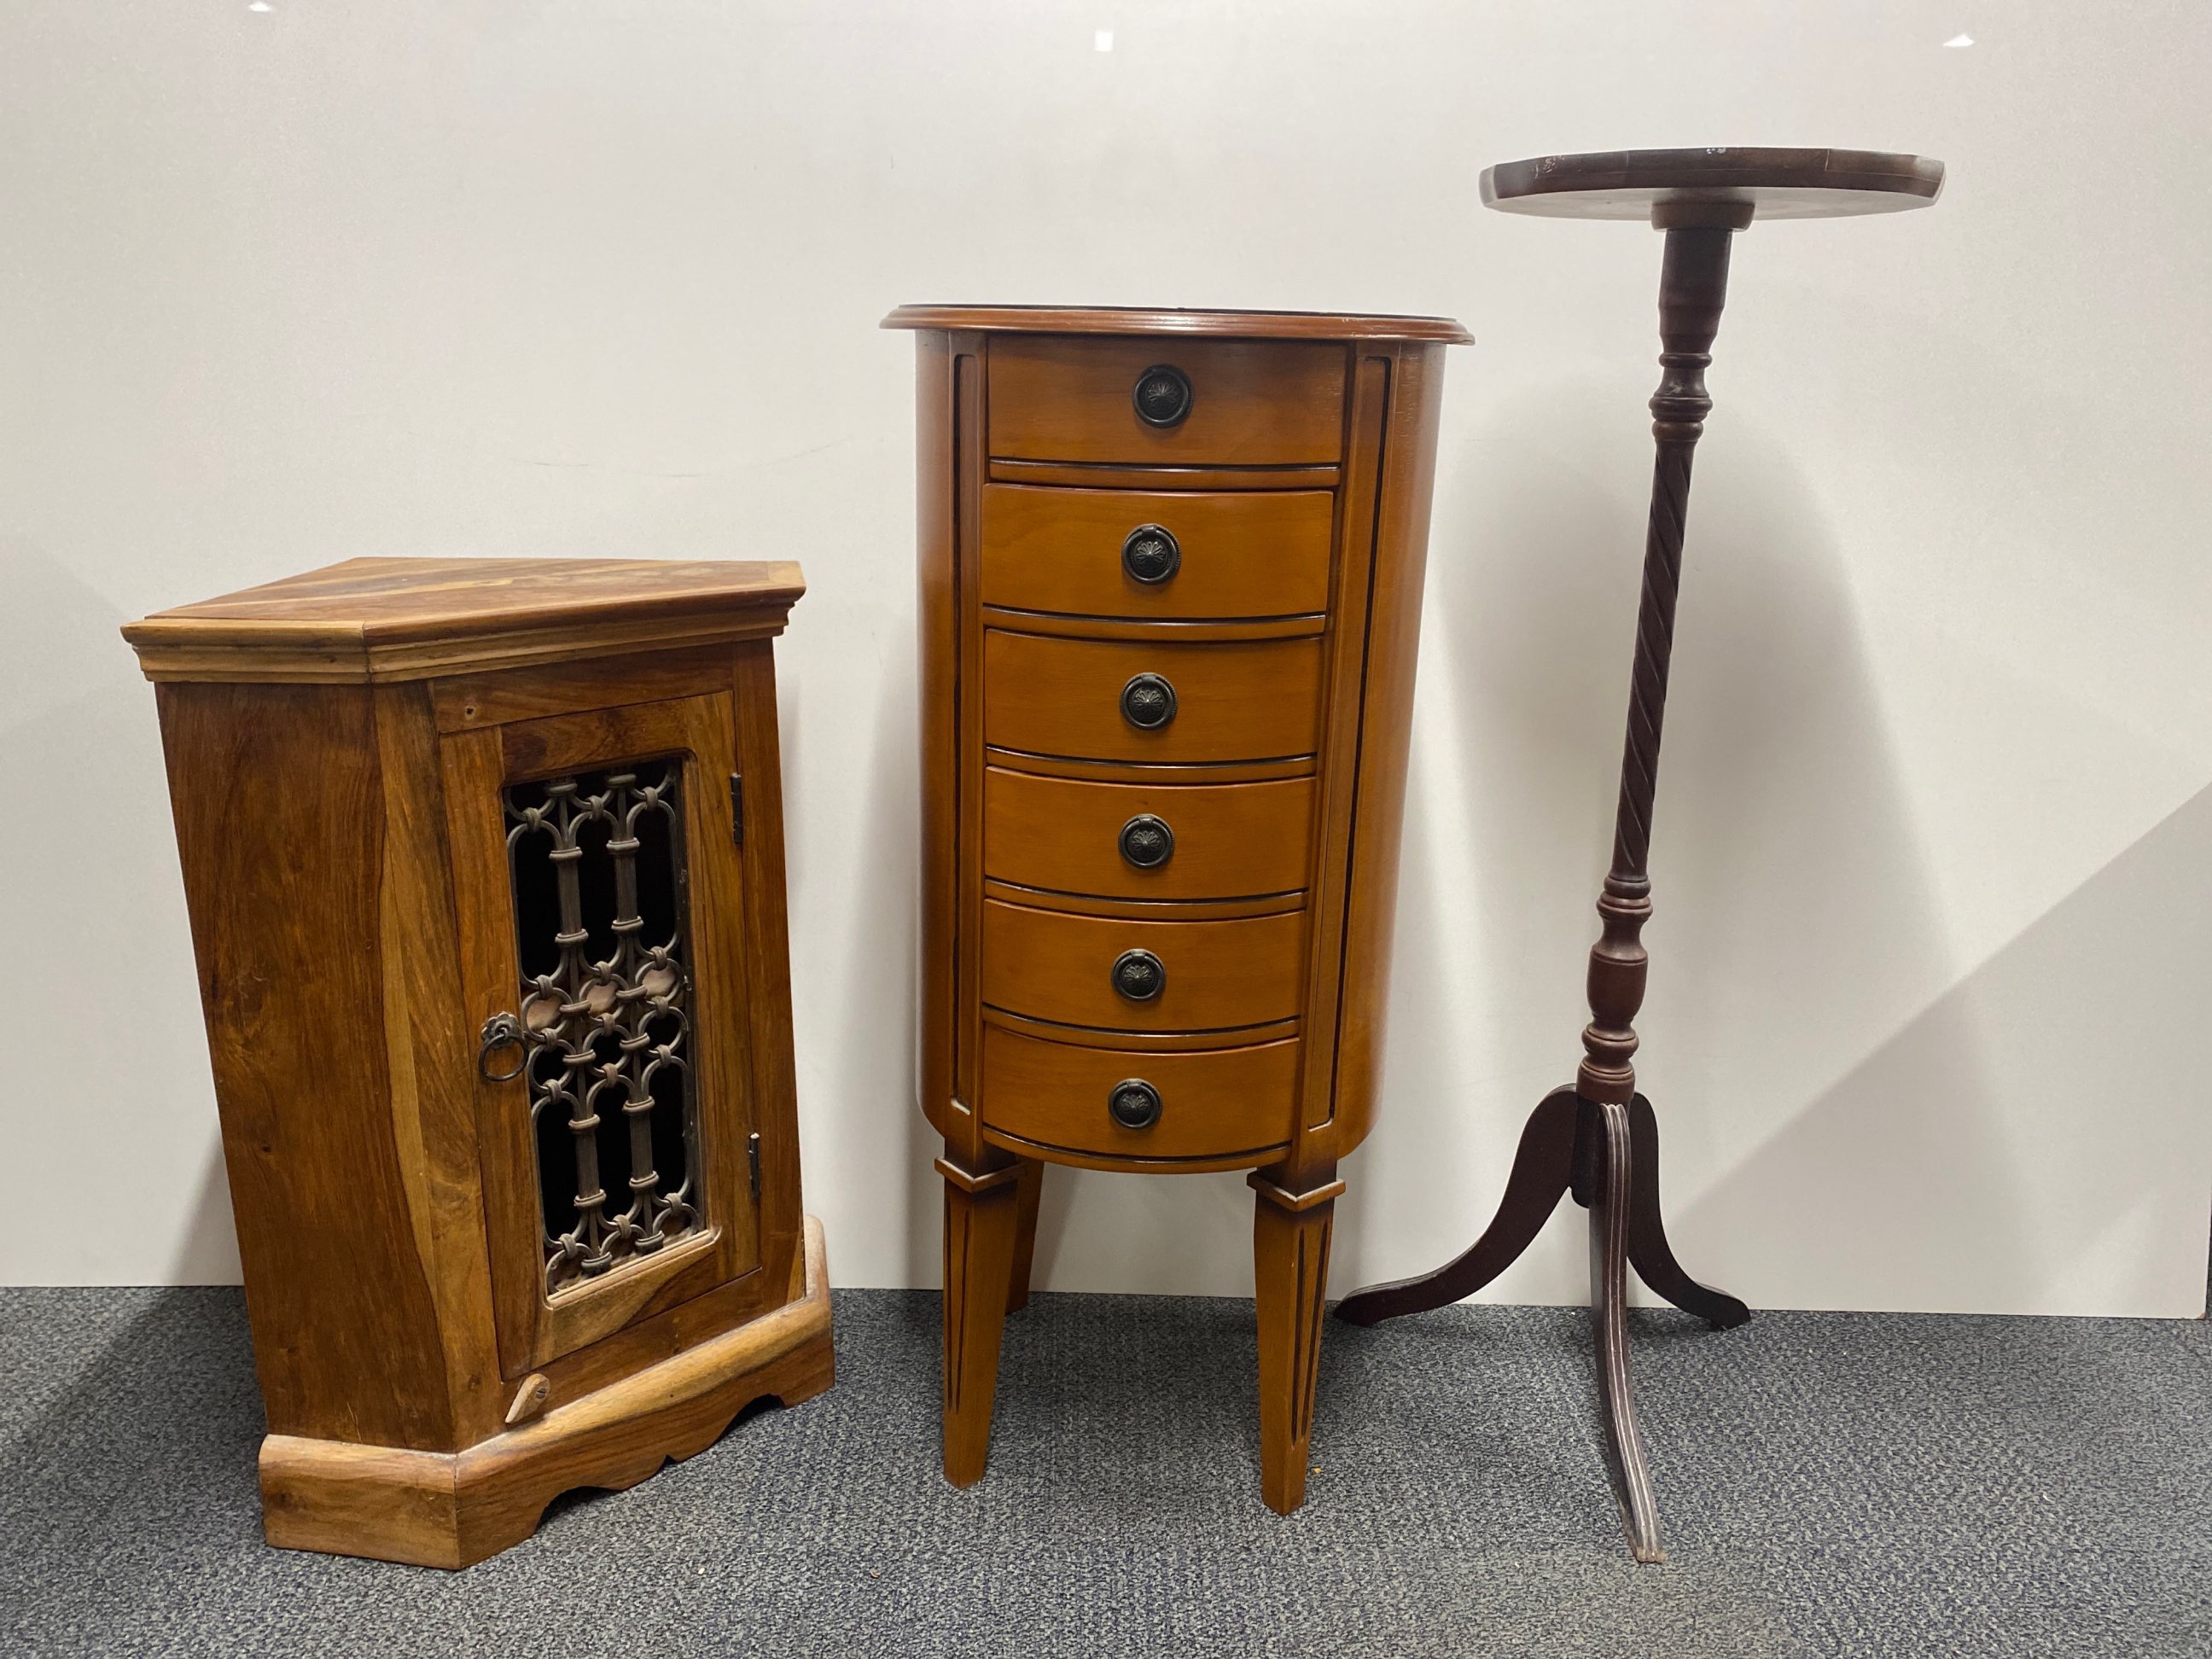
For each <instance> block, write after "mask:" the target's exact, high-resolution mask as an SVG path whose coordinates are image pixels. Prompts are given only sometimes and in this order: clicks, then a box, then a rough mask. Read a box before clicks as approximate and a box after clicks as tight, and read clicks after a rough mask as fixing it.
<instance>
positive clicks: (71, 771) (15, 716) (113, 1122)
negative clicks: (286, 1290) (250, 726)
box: [0, 541, 238, 1285]
mask: <svg viewBox="0 0 2212 1659" xmlns="http://www.w3.org/2000/svg"><path fill="white" fill-rule="evenodd" d="M0 573H4V575H5V579H6V582H7V591H8V595H9V603H8V605H6V606H5V607H0V709H4V711H5V714H4V720H0V766H4V768H5V770H6V773H7V775H8V776H9V777H11V778H13V779H15V780H17V781H18V782H19V785H20V786H21V788H20V800H19V803H18V809H19V810H17V811H14V812H11V813H9V815H8V817H7V819H6V821H5V823H4V824H0V871H4V872H6V873H5V875H4V877H0V883H4V885H3V886H0V905H4V910H5V914H6V916H7V919H8V933H9V939H10V940H11V941H13V942H14V943H15V945H16V947H17V948H16V950H15V951H14V952H13V953H12V960H11V965H10V967H9V969H8V980H7V1000H8V1006H9V1008H10V1009H11V1010H13V1011H14V1012H15V1013H16V1015H17V1016H18V1017H19V1018H20V1019H21V1021H22V1022H23V1024H24V1028H25V1029H26V1030H35V1031H37V1032H38V1033H39V1034H40V1035H39V1040H38V1041H37V1042H33V1043H32V1044H29V1045H27V1047H25V1048H22V1049H21V1052H20V1053H19V1054H18V1056H17V1059H18V1061H19V1064H20V1066H21V1075H20V1077H19V1079H18V1082H19V1085H20V1086H19V1088H18V1089H17V1091H15V1100H14V1103H13V1109H12V1110H11V1111H10V1112H9V1114H8V1115H7V1127H8V1132H9V1137H10V1147H11V1150H12V1152H14V1154H15V1157H16V1158H17V1159H18V1161H19V1163H20V1166H21V1168H24V1169H40V1170H73V1171H79V1172H94V1171H96V1172H98V1179H97V1181H96V1182H95V1183H94V1185H95V1186H96V1188H97V1191H98V1194H99V1203H100V1207H101V1210H102V1212H105V1213H111V1214H114V1215H118V1216H125V1217H128V1218H129V1225H128V1226H125V1227H101V1226H90V1225H87V1224H86V1206H87V1204H88V1202H89V1201H90V1200H89V1197H88V1192H89V1190H90V1189H88V1188H86V1187H85V1186H84V1185H83V1183H82V1182H77V1181H62V1182H41V1183H36V1184H35V1188H34V1190H33V1191H31V1192H29V1193H27V1194H25V1195H24V1196H25V1198H26V1200H27V1203H28V1205H29V1208H28V1209H27V1211H26V1212H24V1214H23V1215H22V1217H21V1221H22V1224H23V1225H21V1226H20V1227H19V1228H17V1229H15V1235H14V1237H13V1239H12V1242H11V1243H10V1244H9V1247H8V1248H7V1249H6V1250H5V1251H0V1280H4V1281H6V1282H9V1283H20V1284H33V1285H38V1284H64V1285H66V1284H116V1283H124V1284H131V1283H137V1282H141V1281H143V1279H145V1278H147V1277H148V1276H149V1271H151V1272H155V1273H159V1272H161V1269H160V1268H158V1267H153V1268H150V1269H149V1261H150V1262H161V1261H167V1263H168V1264H169V1266H168V1270H167V1271H168V1274H169V1276H171V1277H173V1278H175V1279H182V1280H185V1281H187V1282H204V1281H212V1282H219V1283H226V1284H234V1283H236V1282H237V1279H238V1255H237V1249H236V1246H235V1245H234V1243H233V1242H232V1238H231V1233H230V1211H229V1202H228V1189H227V1188H226V1187H225V1185H224V1182H223V1176H222V1152H221V1148H220V1143H219V1141H218V1139H217V1132H216V1112H215V1093H214V1085H213V1084H212V1082H211V1080H210V1073H209V1067H208V1058H207V1038H206V1031H205V1027H204V1024H202V1022H201V1018H200V1010H199V997H198V991H197V983H198V981H197V974H196V971H195V969H194V966H193V961H192V951H191V932H190V928H189V926H188V924H187V922H186V920H185V902H184V884H183V881H182V878H181V877H180V876H179V873H178V871H177V854H176V842H175V839H174V836H173V832H172V829H171V826H170V817H169V804H168V793H167V775H166V772H165V770H164V768H163V763H162V757H161V732H160V727H159V726H158V724H157V722H156V720H155V708H154V694H153V689H152V687H150V686H149V685H148V684H146V682H145V681H144V680H143V678H141V677H140V675H139V673H138V668H137V661H136V659H134V658H133V656H132V655H131V647H129V646H127V645H125V643H124V641H123V640H122V638H121V636H120V635H119V634H118V632H117V630H118V628H119V627H120V626H121V624H122V623H123V622H124V621H125V612H124V611H122V610H121V609H119V608H118V605H116V604H115V603H114V601H112V599H109V598H107V597H106V595H104V594H102V593H100V592H98V591H97V590H95V589H94V588H93V587H92V586H89V585H88V584H87V583H86V582H85V581H83V580H82V579H81V578H79V577H78V576H77V575H76V574H74V573H73V572H71V571H70V570H69V569H67V568H65V567H64V565H63V564H62V563H61V562H59V561H58V560H57V559H55V558H54V557H53V556H51V555H50V554H48V553H46V551H45V550H42V549H40V548H38V547H36V546H34V545H32V544H29V543H27V542H22V541H17V542H13V543H9V544H5V545H4V546H0ZM194 1176H197V1180H195V1179H194Z"/></svg>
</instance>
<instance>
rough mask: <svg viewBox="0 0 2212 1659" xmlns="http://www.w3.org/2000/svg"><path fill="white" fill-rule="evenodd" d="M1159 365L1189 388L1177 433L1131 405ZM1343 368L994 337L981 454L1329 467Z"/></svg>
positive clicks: (1206, 347) (1331, 352)
mask: <svg viewBox="0 0 2212 1659" xmlns="http://www.w3.org/2000/svg"><path fill="white" fill-rule="evenodd" d="M1162 363H1166V364H1171V365H1172V366H1173V367H1175V368H1179V369H1181V370H1182V372H1183V373H1184V374H1186V375H1188V377H1189V379H1190V383H1191V387H1192V391H1193V393H1194V396H1193V399H1192V403H1191V409H1190V414H1189V416H1188V417H1187V418H1186V419H1185V420H1184V421H1183V422H1182V424H1181V425H1180V426H1172V427H1155V426H1147V425H1146V423H1145V422H1142V421H1140V420H1139V419H1138V418H1137V411H1136V409H1135V406H1134V404H1133V402H1132V401H1131V395H1132V393H1133V391H1134V390H1135V387H1136V384H1137V380H1138V378H1139V376H1140V375H1142V374H1144V372H1145V371H1146V369H1147V368H1152V367H1153V366H1154V365H1156V364H1162ZM1344 363H1345V355H1344V349H1343V348H1342V347H1341V346H1337V345H1322V344H1302V343H1286V344H1275V343H1255V342H1249V341H1243V340H1206V339H1189V340H1175V341H1165V340H1158V339H1146V340H1122V339H1112V338H1103V337H1101V338H1075V337H1022V336H1007V337H1001V338H999V339H996V340H994V341H993V342H992V344H991V357H990V422H991V436H990V445H991V453H992V454H993V455H994V456H1005V457H1007V458H1009V459H1026V460H1039V461H1112V462H1117V463H1128V464H1133V465H1147V466H1162V465H1167V466H1177V465H1181V466H1191V465H1255V464H1268V465H1283V464H1288V463H1311V462H1316V461H1334V460H1335V459H1337V458H1338V456H1339V455H1340V454H1341V453H1343V447H1344Z"/></svg>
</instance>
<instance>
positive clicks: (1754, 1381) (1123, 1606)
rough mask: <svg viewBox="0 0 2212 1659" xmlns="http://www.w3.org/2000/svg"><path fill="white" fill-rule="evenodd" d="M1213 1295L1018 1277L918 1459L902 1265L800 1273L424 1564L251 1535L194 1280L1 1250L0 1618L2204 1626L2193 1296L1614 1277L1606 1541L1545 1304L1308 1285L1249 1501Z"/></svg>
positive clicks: (486, 1629) (1623, 1651) (1581, 1399)
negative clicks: (682, 1371)
mask: <svg viewBox="0 0 2212 1659" xmlns="http://www.w3.org/2000/svg"><path fill="white" fill-rule="evenodd" d="M1250 1320H1251V1310H1250V1306H1249V1304H1245V1303H1239V1302H1233V1301H1211V1300H1204V1299H1197V1298H1182V1297H1074V1296H1051V1295H1046V1296H1040V1297H1037V1298H1036V1301H1035V1302H1034V1303H1033V1304H1031V1306H1030V1310H1029V1311H1027V1312H1026V1313H1024V1314H1022V1315H1020V1316H1018V1317H1017V1318H1016V1319H1014V1320H1013V1321H1012V1322H1010V1324H1009V1327H1008V1333H1007V1342H1006V1358H1005V1362H1004V1365H1003V1367H1002V1370H1001V1376H1000V1396H999V1397H1000V1406H999V1415H998V1427H997V1435H996V1439H995V1441H994V1445H993V1448H992V1455H991V1473H990V1475H989V1478H988V1479H987V1480H985V1481H984V1482H983V1483H982V1484H981V1486H977V1487H975V1488H974V1489H973V1490H971V1491H969V1492H954V1491H952V1490H951V1489H950V1488H949V1487H947V1486H945V1483H944V1482H943V1480H941V1479H940V1478H939V1475H938V1473H937V1468H936V1462H937V1428H936V1420H935V1414H936V1396H937V1298H936V1297H934V1296H933V1295H927V1294H919V1293H906V1292H892V1291H839V1292H837V1293H836V1321H837V1349H838V1359H837V1364H838V1383H837V1386H836V1388H835V1389H833V1390H831V1391H830V1392H829V1394H828V1395H823V1397H822V1398H821V1399H819V1400H817V1401H812V1402H811V1403H809V1404H807V1405H805V1406H803V1407H798V1408H796V1409H794V1410H790V1411H782V1410H776V1409H763V1410H760V1411H758V1412H757V1413H751V1414H749V1415H747V1416H746V1417H744V1418H743V1419H740V1420H739V1421H738V1423H737V1424H736V1425H733V1426H732V1429H731V1431H729V1432H728V1433H727V1434H726V1435H725V1436H724V1437H722V1438H721V1439H720V1441H719V1442H718V1443H716V1444H715V1445H714V1447H712V1448H711V1449H708V1451H707V1452H705V1453H704V1454H702V1455H700V1456H699V1457H697V1458H695V1459H693V1460H692V1461H691V1462H688V1463H685V1464H682V1465H679V1466H676V1467H672V1468H667V1469H665V1470H664V1471H662V1473H661V1474H659V1475H658V1476H656V1477H655V1478H653V1480H648V1481H647V1482H646V1483H645V1484H643V1485H642V1486H638V1487H636V1488H635V1489H633V1490H632V1491H630V1492H622V1493H598V1494H592V1495H590V1496H572V1497H570V1498H564V1499H562V1501H561V1502H560V1503H558V1504H556V1506H555V1510H554V1512H553V1513H552V1514H551V1515H550V1516H549V1517H548V1518H547V1520H546V1522H545V1524H544V1528H542V1529H541V1530H540V1531H539V1533H538V1535H537V1536H536V1537H535V1538H534V1539H532V1541H530V1542H528V1543H526V1544H525V1545H523V1546H521V1547H520V1548H517V1549H515V1550H513V1551H511V1552H509V1553H507V1554H506V1555H503V1556H501V1557H498V1558H496V1559H493V1560H491V1561H489V1562H486V1563H484V1564H483V1565H481V1566H477V1567H475V1568H472V1569H471V1570H470V1571H467V1572H465V1573H460V1574H445V1573H437V1572H431V1571H421V1570H417V1569H413V1568H406V1567H396V1566H390V1565H381V1564H378V1563H374V1562H366V1561H352V1560H345V1559H337V1558H334V1557H322V1556H312V1555H304V1554H297V1553H286V1552H279V1551H274V1550H270V1549H268V1548H266V1547H264V1546H263V1545H262V1543H261V1541H260V1534H259V1526H258V1510H257V1507H256V1501H255V1492H254V1473H253V1470H254V1450H255V1446H256V1443H257V1442H258V1439H259V1437H260V1435H261V1433H262V1429H263V1424H262V1414H261V1407H260V1401H259V1398H258V1395H257V1394H256V1392H255V1389H254V1383H253V1372H252V1359H251V1352H250V1349H249V1346H248V1340H247V1335H246V1320H245V1312H244V1306H243V1304H242V1302H241V1300H240V1297H239V1295H238V1293H237V1292H236V1291H226V1290H159V1291H24V1290H17V1291H0V1653H4V1654H6V1655H8V1656H15V1655H30V1654H50V1653H56V1654H58V1653H71V1654H75V1653H88V1654H90V1653H98V1654H210V1653H226V1654H227V1653H250V1654H282V1655H287V1656H289V1655H309V1654H378V1655H383V1654H389V1655H413V1654H435V1655H441V1656H459V1655H479V1654H482V1655H507V1654H519V1655H538V1654H547V1655H563V1656H571V1655H573V1656H581V1655H598V1654H606V1655H623V1656H640V1659H642V1656H660V1655H677V1654H690V1653H702V1654H704V1653H728V1654H760V1655H775V1656H781V1655H816V1654H819V1655H878V1654H946V1655H1018V1656H1024V1659H1027V1656H1041V1655H1054V1656H1056V1655H1085V1656H1087V1655H1139V1654H1141V1655H1154V1654H1160V1655H1178V1656H1181V1655H1217V1654H1220V1655H1227V1654H1262V1655H1302V1654H1344V1655H1383V1656H1402V1659H1414V1656H1426V1655H1439V1656H1454V1659H1457V1656H1474V1655H1486V1654H1500V1655H1507V1654H1510V1655H1534V1654H1575V1655H1586V1656H1607V1655H1621V1656H1636V1659H1650V1656H1678V1655H1679V1656H1702V1655H1722V1654H1726V1655H1752V1654H1758V1655H1766V1654H1853V1655H1859V1654H1869V1655H1911V1656H1930V1655H1966V1654H1991V1655H1999V1654H2002V1655H2007V1656H2012V1655H2041V1654H2051V1655H2059V1654H2063V1655H2069V1656H2072V1655H2099V1656H2103V1655H2133V1654H2142V1655H2159V1656H2175V1655H2190V1654H2212V1432H2208V1419H2212V1409H2208V1406H2212V1328H2208V1327H2207V1326H2206V1325H2205V1324H2203V1323H2202V1322H2170V1323H2165V1322H2125V1321H2059V1320H2027V1319H1963V1318H1929V1317H1910V1316H1853V1315H1836V1314H1825V1315H1824V1314H1789V1313H1762V1314H1760V1315H1759V1316H1758V1317H1757V1318H1756V1319H1754V1320H1753V1322H1752V1323H1751V1324H1750V1325H1748V1326H1747V1327H1745V1328H1741V1329H1740V1330H1736V1331H1731V1332H1726V1333H1721V1334H1714V1333H1710V1332H1707V1331H1705V1329H1704V1328H1703V1327H1702V1326H1699V1325H1698V1324H1696V1323H1694V1322H1692V1321H1690V1320H1688V1319H1686V1318H1684V1317H1682V1316H1679V1315H1675V1314H1673V1313H1671V1312H1661V1313H1652V1314H1648V1315H1639V1316H1638V1320H1637V1332H1636V1340H1637V1345H1638V1349H1637V1352H1638V1364H1639V1367H1640V1369H1639V1375H1638V1386H1639V1389H1640V1393H1641V1399H1642V1403H1643V1413H1644V1427H1645V1431H1646V1433H1647V1435H1648V1436H1649V1438H1650V1452H1651V1458H1652V1462H1653V1465H1654V1467H1655V1470H1656V1478H1657V1482H1658V1487H1659V1492H1660V1497H1661V1502H1662V1510H1663V1514H1664V1516H1665V1519H1666V1522H1667V1527H1668V1548H1669V1553H1670V1559H1669V1561H1668V1565H1664V1566H1658V1567H1641V1568H1639V1567H1638V1566H1635V1565H1632V1563H1631V1562H1630V1560H1629V1559H1628V1556H1627V1553H1626V1550H1625V1548H1624V1547H1623V1546H1622V1544H1621V1541H1620V1534H1619V1531H1618V1528H1617V1527H1616V1524H1615V1522H1614V1518H1613V1509H1612V1504H1611V1500H1610V1499H1609V1498H1608V1497H1607V1491H1606V1484H1605V1477H1604V1474H1603V1472H1602V1469H1601V1465H1600V1462H1599V1459H1598V1450H1597V1446H1596V1443H1595V1440H1594V1439H1593V1437H1592V1431H1591V1428H1590V1422H1591V1406H1590V1395H1591V1388H1592V1385H1591V1382H1590V1370H1589V1345H1588V1341H1587V1340H1586V1338H1585V1336H1584V1334H1583V1321H1582V1320H1581V1318H1580V1317H1579V1316H1577V1315H1575V1314H1573V1313H1571V1312H1565V1311H1560V1310H1542V1309H1507V1308H1480V1309H1478V1308H1455V1309H1449V1310H1444V1311H1443V1312H1441V1313H1437V1314H1431V1315H1427V1316H1423V1317H1420V1318H1418V1319H1413V1320H1408V1321H1403V1322H1399V1323H1398V1324H1396V1325H1395V1326H1384V1327H1382V1328H1378V1329H1376V1330H1373V1331H1359V1330H1354V1329H1352V1328H1347V1327H1344V1326H1340V1325H1336V1324H1334V1322H1332V1324H1331V1326H1330V1328H1329V1330H1328V1342H1327V1344H1326V1346H1325V1347H1324V1350H1323V1353H1324V1359H1323V1364H1322V1383H1321V1393H1320V1401H1319V1406H1318V1412H1317V1421H1316V1428H1315V1434H1314V1445H1315V1450H1314V1462H1316V1463H1317V1464H1318V1465H1319V1466H1320V1472H1319V1473H1318V1474H1316V1475H1314V1476H1312V1477H1311V1481H1310V1497H1309V1500H1308V1503H1307V1505H1306V1508H1305V1509H1304V1511H1303V1512H1302V1513H1300V1514H1299V1515H1297V1516H1294V1517H1292V1518H1290V1519H1287V1520H1285V1519H1282V1518H1279V1517H1277V1516H1273V1515H1272V1514H1270V1513H1269V1512H1268V1511H1267V1510H1265V1509H1264V1508H1262V1507H1261V1504H1260V1501H1259V1498H1258V1495H1257V1481H1258V1468H1257V1461H1256V1452H1255V1431H1254V1426H1253V1419H1254V1413H1255V1404H1254V1397H1253V1383H1252V1380H1251V1379H1252V1376H1253V1367H1254V1363H1255V1361H1254V1349H1253V1339H1252V1334H1251V1328H1250Z"/></svg>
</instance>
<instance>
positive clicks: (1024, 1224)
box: [1006, 1158, 1044, 1313]
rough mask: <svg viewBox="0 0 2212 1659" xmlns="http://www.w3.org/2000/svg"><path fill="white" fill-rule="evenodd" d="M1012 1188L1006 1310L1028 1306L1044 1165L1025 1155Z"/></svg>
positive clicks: (1019, 1309) (1042, 1191) (1017, 1310)
mask: <svg viewBox="0 0 2212 1659" xmlns="http://www.w3.org/2000/svg"><path fill="white" fill-rule="evenodd" d="M1020 1169H1021V1176H1020V1179H1019V1180H1018V1181H1017V1182H1015V1191H1014V1204H1015V1206H1016V1207H1015V1210H1014V1263H1013V1270H1012V1273H1011V1275H1010V1276H1009V1277H1008V1279H1007V1280H1006V1311H1007V1312H1008V1313H1019V1312H1020V1311H1021V1310H1023V1309H1024V1308H1026V1307H1028V1306H1029V1305H1030V1257H1031V1256H1033V1255H1036V1224H1037V1201H1038V1200H1039V1199H1041V1198H1042V1196H1043V1195H1044V1164H1043V1163H1042V1161H1041V1160H1039V1159H1037V1158H1024V1159H1023V1160H1022V1161H1021V1164H1020Z"/></svg>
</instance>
